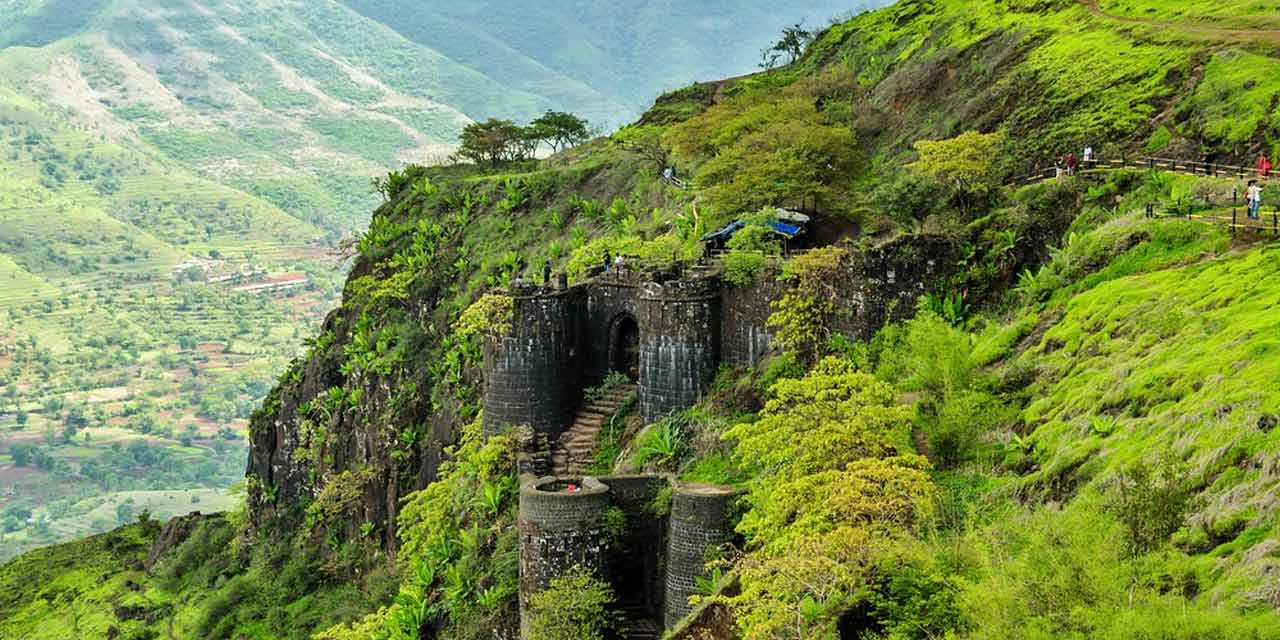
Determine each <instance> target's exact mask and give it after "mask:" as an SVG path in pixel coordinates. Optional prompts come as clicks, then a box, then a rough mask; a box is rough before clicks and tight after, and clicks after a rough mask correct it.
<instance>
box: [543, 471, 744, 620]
mask: <svg viewBox="0 0 1280 640" xmlns="http://www.w3.org/2000/svg"><path fill="white" fill-rule="evenodd" d="M570 482H572V483H573V484H574V485H576V486H577V487H578V490H577V491H575V492H572V493H570V492H567V491H565V488H566V487H567V486H568V483H570ZM666 487H671V488H672V500H671V512H670V515H669V516H660V515H658V514H656V513H654V511H653V509H652V506H651V505H652V504H653V502H654V498H655V497H656V496H657V495H658V493H659V492H660V491H662V490H663V489H664V488H666ZM737 495H738V494H737V492H736V491H735V490H734V489H732V488H728V487H712V486H706V485H681V484H679V483H674V482H673V481H672V480H671V479H670V478H669V477H666V476H653V475H651V476H610V477H602V478H598V479H596V478H583V479H572V480H557V479H554V478H543V479H538V480H535V479H533V478H531V477H526V478H525V479H524V482H523V486H522V488H521V492H520V521H519V530H520V611H521V634H522V637H524V638H528V637H529V629H528V619H529V616H528V615H526V613H527V607H528V599H529V597H530V596H532V595H533V594H536V593H538V592H539V591H542V590H544V589H546V588H547V587H548V586H550V584H551V581H553V580H555V579H556V578H557V577H559V576H562V575H564V574H565V573H567V572H568V571H570V570H571V569H573V568H575V567H584V568H586V569H587V570H588V571H590V572H591V573H592V574H594V575H595V576H596V577H597V578H599V579H601V580H605V581H608V582H609V583H610V584H611V585H612V586H613V588H614V592H615V593H616V594H617V596H618V604H619V605H620V606H621V607H623V608H625V609H627V610H630V611H633V612H634V611H642V612H644V613H645V614H646V615H648V616H650V617H652V618H653V619H655V620H658V619H661V620H663V622H664V624H665V626H666V627H667V628H670V627H672V626H673V625H675V624H676V623H677V622H679V621H680V620H681V619H683V618H684V617H685V616H686V615H688V613H689V610H690V607H689V605H688V601H689V597H690V596H692V595H694V594H695V593H696V589H697V579H698V578H700V577H702V576H703V575H704V573H705V569H704V567H705V558H706V556H707V552H708V551H709V550H710V549H712V548H714V547H717V546H719V545H721V544H723V543H725V542H727V541H730V540H732V539H733V536H734V533H733V526H734V523H733V509H732V507H733V503H734V501H735V500H736V498H737ZM610 508H617V509H619V510H620V511H621V512H622V513H623V514H624V515H625V517H626V520H625V522H626V527H625V530H624V531H623V533H622V535H621V536H618V537H614V536H612V535H611V534H610V532H609V531H608V530H607V529H606V527H605V526H604V518H605V512H606V511H607V510H609V509H610Z"/></svg>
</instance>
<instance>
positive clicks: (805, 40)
mask: <svg viewBox="0 0 1280 640" xmlns="http://www.w3.org/2000/svg"><path fill="white" fill-rule="evenodd" d="M813 37H814V33H813V32H812V31H810V30H808V29H805V28H804V23H803V22H798V23H796V24H794V25H791V26H789V27H787V28H785V29H783V30H782V38H781V39H779V40H778V41H777V42H775V43H773V45H771V46H769V47H768V48H766V49H765V50H764V51H763V52H761V57H762V58H763V60H762V61H761V63H760V66H761V67H763V68H765V69H772V68H773V67H774V66H776V65H777V64H778V60H779V59H780V58H781V57H782V56H787V58H788V59H787V63H788V64H792V63H794V62H795V61H796V60H799V59H800V56H802V55H804V50H805V49H806V48H807V47H808V46H809V43H811V42H813Z"/></svg>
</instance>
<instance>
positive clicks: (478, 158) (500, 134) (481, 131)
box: [457, 118, 528, 167]
mask: <svg viewBox="0 0 1280 640" xmlns="http://www.w3.org/2000/svg"><path fill="white" fill-rule="evenodd" d="M527 140H528V136H527V133H526V131H525V129H524V128H522V127H520V126H518V125H516V124H515V123H514V122H512V121H510V120H498V119H496V118H490V119H489V120H486V121H485V122H477V123H473V124H469V125H467V126H466V127H465V128H464V129H463V130H462V138H461V140H460V141H459V147H458V154H457V155H458V157H460V158H462V159H465V160H468V161H471V162H474V163H475V164H481V165H489V166H490V167H497V166H498V165H500V164H502V163H504V162H511V161H513V160H519V159H524V158H525V157H527V155H526V154H525V143H526V141H527Z"/></svg>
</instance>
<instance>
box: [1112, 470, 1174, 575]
mask: <svg viewBox="0 0 1280 640" xmlns="http://www.w3.org/2000/svg"><path fill="white" fill-rule="evenodd" d="M1194 498H1195V489H1194V484H1193V483H1192V480H1191V478H1190V476H1189V474H1188V468H1187V465H1186V463H1184V462H1182V461H1181V460H1180V459H1178V458H1177V457H1175V456H1174V455H1173V454H1172V453H1166V454H1165V455H1163V456H1161V457H1160V458H1159V459H1158V461H1157V462H1155V463H1154V464H1152V463H1148V462H1146V461H1139V462H1136V463H1134V464H1133V465H1131V466H1129V467H1128V468H1126V469H1124V470H1122V471H1121V472H1120V474H1119V476H1118V477H1117V478H1116V482H1115V486H1114V488H1113V490H1112V493H1111V496H1110V499H1109V501H1108V503H1107V508H1108V510H1110V511H1111V512H1112V513H1113V514H1115V516H1116V518H1118V519H1119V520H1120V522H1121V523H1122V524H1123V525H1124V528H1125V546H1126V548H1127V549H1128V551H1129V553H1131V554H1133V555H1138V554H1142V553H1147V552H1150V551H1153V550H1155V549H1156V548H1158V547H1159V546H1160V545H1162V544H1164V543H1165V541H1167V540H1168V539H1169V536H1171V535H1173V533H1174V532H1175V531H1177V530H1178V528H1179V527H1181V526H1182V523H1183V520H1184V519H1185V518H1186V516H1187V513H1188V512H1189V511H1190V510H1191V507H1192V505H1193V503H1194V502H1193V501H1194Z"/></svg>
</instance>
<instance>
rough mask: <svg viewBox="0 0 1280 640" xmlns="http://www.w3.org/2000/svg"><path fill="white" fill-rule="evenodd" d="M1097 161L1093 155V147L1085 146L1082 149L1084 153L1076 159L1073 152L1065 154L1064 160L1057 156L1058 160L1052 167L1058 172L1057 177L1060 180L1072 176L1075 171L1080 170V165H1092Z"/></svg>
mask: <svg viewBox="0 0 1280 640" xmlns="http://www.w3.org/2000/svg"><path fill="white" fill-rule="evenodd" d="M1097 160H1098V159H1097V157H1096V156H1095V155H1094V153H1093V146H1087V147H1085V148H1084V153H1082V154H1081V155H1080V156H1079V157H1076V154H1075V152H1074V151H1073V152H1071V153H1069V154H1067V156H1066V157H1065V158H1064V157H1062V156H1058V160H1057V162H1056V163H1055V164H1054V166H1055V168H1056V169H1057V171H1058V177H1059V178H1061V177H1063V176H1074V175H1075V174H1076V171H1077V170H1079V169H1080V165H1081V164H1085V165H1092V164H1094V163H1095V162H1097Z"/></svg>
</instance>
